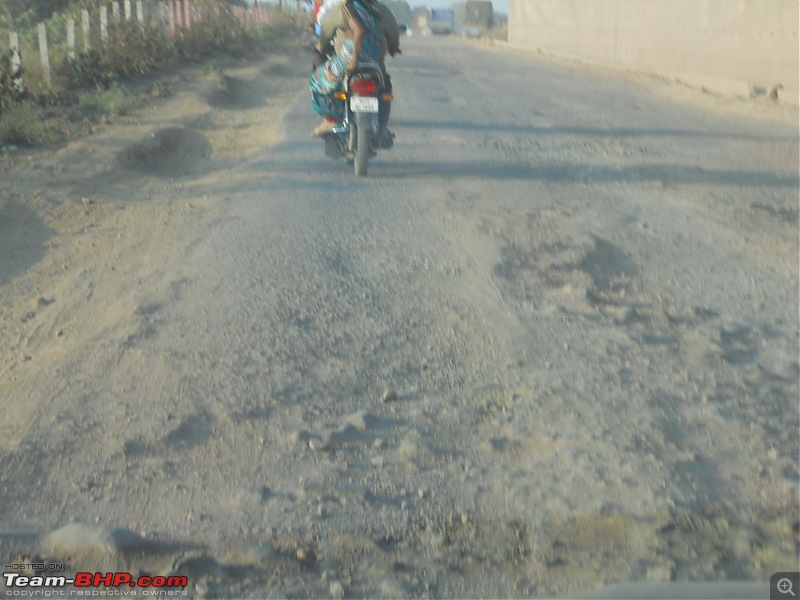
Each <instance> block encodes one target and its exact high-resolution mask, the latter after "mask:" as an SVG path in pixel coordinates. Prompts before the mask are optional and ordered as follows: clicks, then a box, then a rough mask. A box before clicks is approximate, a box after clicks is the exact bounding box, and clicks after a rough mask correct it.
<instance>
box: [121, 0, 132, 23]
mask: <svg viewBox="0 0 800 600" xmlns="http://www.w3.org/2000/svg"><path fill="white" fill-rule="evenodd" d="M123 6H124V7H125V20H126V21H130V20H131V0H124V4H123Z"/></svg>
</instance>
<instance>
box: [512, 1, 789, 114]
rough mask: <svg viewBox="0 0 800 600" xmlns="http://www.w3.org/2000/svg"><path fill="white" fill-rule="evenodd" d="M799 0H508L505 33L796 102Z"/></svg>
mask: <svg viewBox="0 0 800 600" xmlns="http://www.w3.org/2000/svg"><path fill="white" fill-rule="evenodd" d="M798 7H800V1H798V0H510V6H509V28H508V39H509V42H510V43H512V44H517V45H522V46H527V47H530V48H540V49H541V50H543V51H545V52H549V53H553V54H557V55H561V56H570V57H574V58H578V59H581V60H585V61H591V62H598V63H606V64H616V65H621V66H625V67H630V68H633V69H640V70H647V71H653V72H657V73H663V74H666V75H670V76H675V77H678V78H680V79H683V80H684V81H686V82H688V83H691V84H695V85H703V86H705V87H707V88H709V89H713V90H717V91H721V92H723V93H731V92H733V93H743V94H746V93H748V92H749V90H750V89H751V88H752V87H753V86H755V87H759V88H765V89H767V90H769V89H771V88H772V87H774V86H776V85H777V84H781V85H783V87H784V88H785V90H784V92H782V93H781V94H780V97H781V99H782V100H785V101H787V102H789V103H792V104H795V105H796V104H798V90H800V85H798V71H799V70H800V65H799V64H798V54H799V53H800V50H799V49H798V21H799V20H800V16H799V14H798V12H799V11H798Z"/></svg>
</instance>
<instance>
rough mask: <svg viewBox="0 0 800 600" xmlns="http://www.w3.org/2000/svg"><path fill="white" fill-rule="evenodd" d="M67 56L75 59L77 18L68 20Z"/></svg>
mask: <svg viewBox="0 0 800 600" xmlns="http://www.w3.org/2000/svg"><path fill="white" fill-rule="evenodd" d="M67 56H69V57H70V58H71V59H72V60H75V19H68V20H67Z"/></svg>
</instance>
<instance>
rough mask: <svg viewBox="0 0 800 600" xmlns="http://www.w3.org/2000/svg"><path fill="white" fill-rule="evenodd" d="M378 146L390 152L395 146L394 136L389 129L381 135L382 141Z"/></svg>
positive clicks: (380, 140) (379, 141)
mask: <svg viewBox="0 0 800 600" xmlns="http://www.w3.org/2000/svg"><path fill="white" fill-rule="evenodd" d="M378 145H379V146H380V148H381V149H383V150H388V149H389V148H391V147H392V146H394V134H393V133H392V132H391V131H389V130H388V129H387V130H386V131H384V132H383V133H382V134H381V137H380V139H379V140H378Z"/></svg>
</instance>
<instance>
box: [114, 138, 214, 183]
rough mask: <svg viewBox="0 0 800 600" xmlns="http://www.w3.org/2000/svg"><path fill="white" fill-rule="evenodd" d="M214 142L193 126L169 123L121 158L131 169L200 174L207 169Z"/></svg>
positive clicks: (172, 174) (175, 174) (167, 174)
mask: <svg viewBox="0 0 800 600" xmlns="http://www.w3.org/2000/svg"><path fill="white" fill-rule="evenodd" d="M211 153H212V147H211V143H210V142H209V141H208V140H207V139H206V137H205V136H204V135H203V134H202V133H200V132H198V131H195V130H194V129H189V128H185V127H169V128H167V129H162V130H160V131H156V132H153V133H152V134H150V135H149V136H148V137H146V138H145V139H143V140H142V141H140V142H137V143H136V144H133V145H131V146H129V147H128V148H126V149H125V150H123V151H122V152H120V154H119V155H118V156H117V160H118V162H119V163H120V164H121V165H122V166H123V167H126V168H128V169H132V170H134V171H139V172H142V173H146V174H149V175H156V176H160V177H180V176H184V175H197V174H199V173H202V172H204V171H205V170H207V167H208V157H209V156H211Z"/></svg>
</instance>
